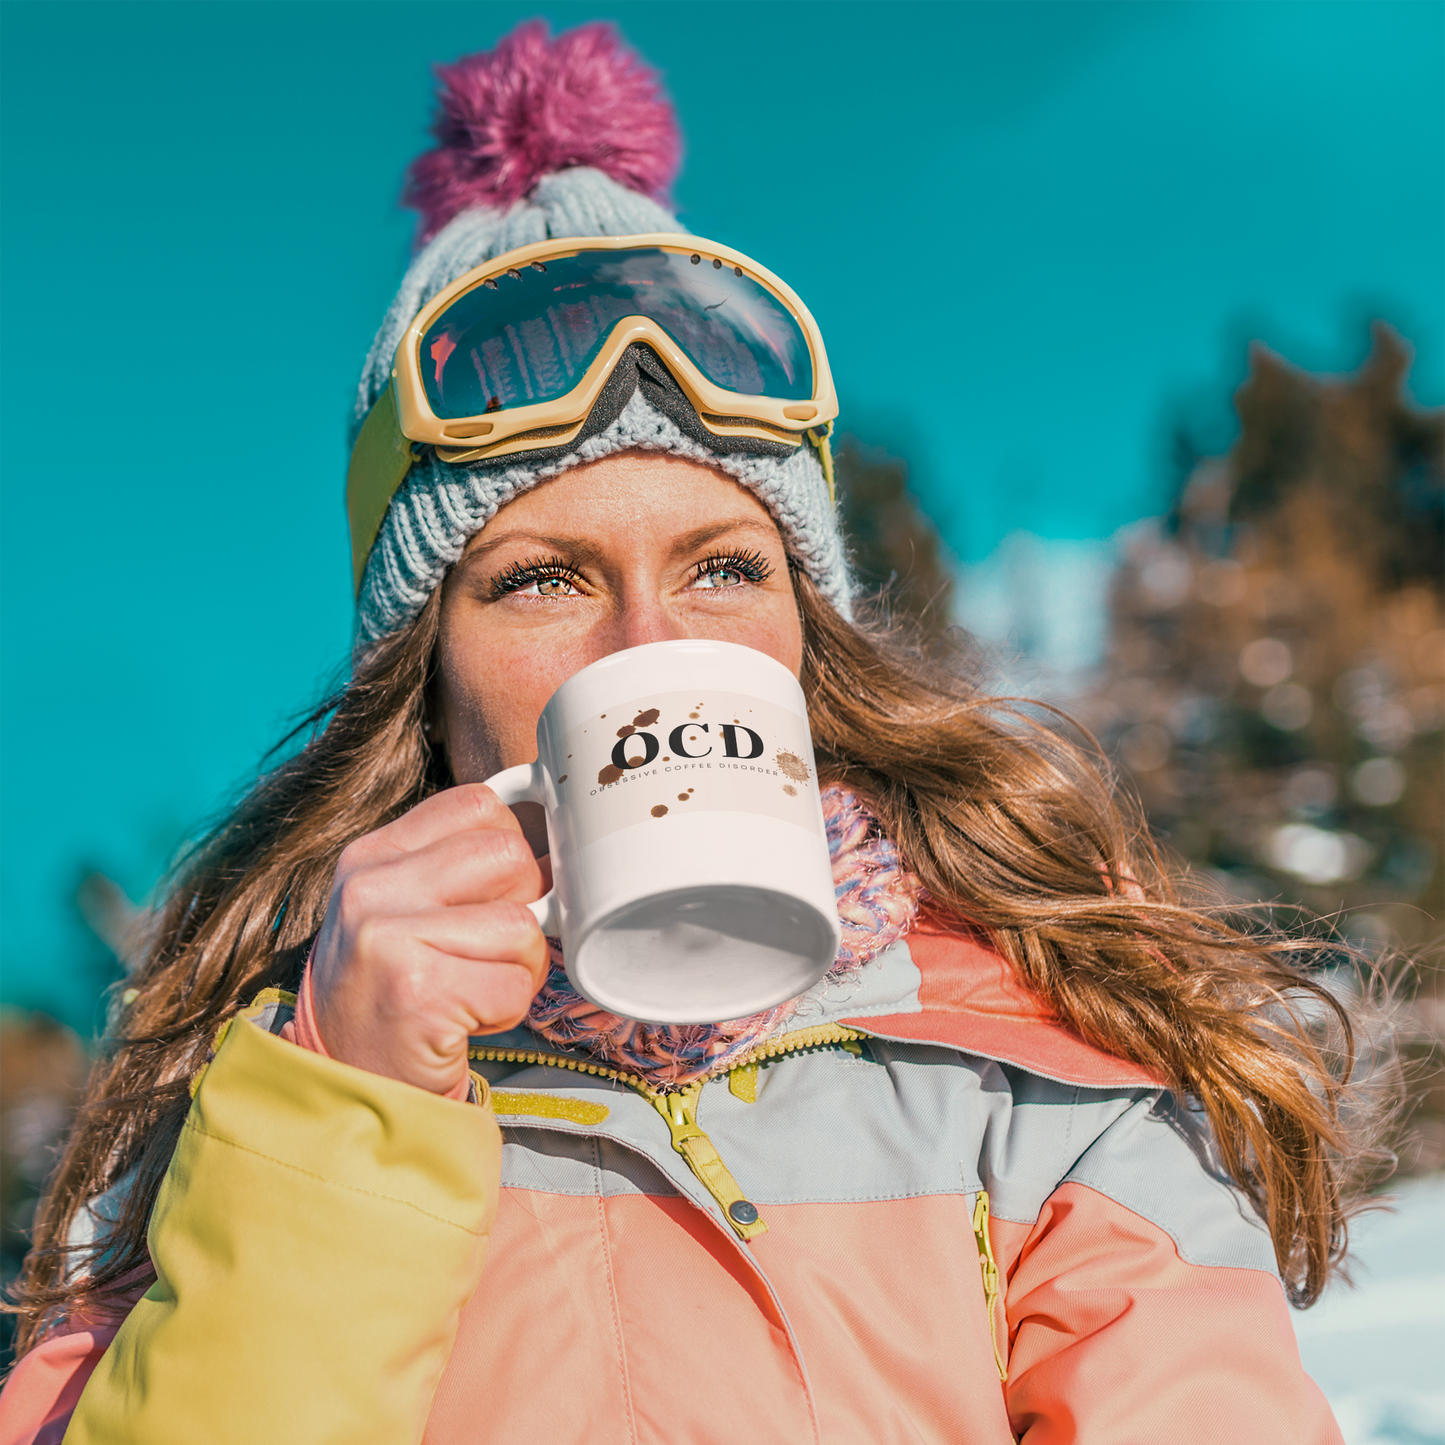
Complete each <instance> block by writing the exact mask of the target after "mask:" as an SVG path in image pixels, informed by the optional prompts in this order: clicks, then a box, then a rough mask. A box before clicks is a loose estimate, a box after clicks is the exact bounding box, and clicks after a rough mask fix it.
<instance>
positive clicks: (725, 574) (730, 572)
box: [693, 567, 747, 587]
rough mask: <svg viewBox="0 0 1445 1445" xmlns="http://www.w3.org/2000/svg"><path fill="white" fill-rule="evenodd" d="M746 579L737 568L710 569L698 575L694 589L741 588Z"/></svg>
mask: <svg viewBox="0 0 1445 1445" xmlns="http://www.w3.org/2000/svg"><path fill="white" fill-rule="evenodd" d="M746 581H747V578H746V577H744V576H743V574H742V572H741V570H740V569H739V568H737V567H710V568H709V569H708V570H707V571H706V572H700V573H699V574H698V578H697V581H696V582H695V583H694V584H693V585H694V586H696V587H741V586H742V584H743V583H744V582H746Z"/></svg>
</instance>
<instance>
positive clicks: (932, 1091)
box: [0, 923, 1341, 1445]
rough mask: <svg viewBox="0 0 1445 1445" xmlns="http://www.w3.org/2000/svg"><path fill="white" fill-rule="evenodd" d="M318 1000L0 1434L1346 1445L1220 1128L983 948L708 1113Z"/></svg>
mask: <svg viewBox="0 0 1445 1445" xmlns="http://www.w3.org/2000/svg"><path fill="white" fill-rule="evenodd" d="M293 1012H294V1000H292V999H291V998H290V996H287V995H274V994H273V995H271V996H270V997H269V998H266V997H263V999H262V1000H260V1001H258V1004H257V1005H256V1006H255V1007H253V1008H252V1009H250V1010H248V1011H247V1013H248V1017H250V1018H251V1021H252V1023H254V1024H256V1025H258V1027H239V1026H237V1027H232V1028H230V1029H229V1030H227V1031H226V1032H225V1034H224V1037H223V1038H222V1040H221V1042H220V1043H219V1044H218V1048H217V1051H216V1054H215V1056H214V1058H213V1060H212V1062H211V1063H210V1064H209V1065H208V1067H207V1070H206V1072H205V1074H204V1076H203V1078H202V1080H201V1083H200V1086H199V1088H198V1090H197V1092H196V1096H195V1101H194V1104H193V1107H192V1110H191V1114H190V1117H189V1119H188V1120H187V1123H186V1127H185V1130H184V1131H183V1134H182V1138H181V1142H180V1144H179V1145H178V1147H177V1150H176V1154H175V1158H174V1160H173V1162H172V1165H171V1168H170V1171H169V1173H168V1175H167V1177H166V1180H165V1183H164V1185H163V1187H162V1190H161V1194H160V1197H159V1199H158V1201H157V1204H156V1208H155V1211H154V1214H153V1216H152V1221H151V1231H150V1245H151V1255H152V1260H153V1263H154V1266H155V1281H154V1283H153V1284H151V1285H150V1287H149V1289H147V1290H146V1292H145V1293H144V1294H143V1295H142V1296H141V1297H140V1298H139V1299H138V1300H137V1302H136V1304H135V1305H134V1307H133V1308H132V1309H131V1311H130V1313H129V1314H128V1315H126V1316H125V1317H124V1319H123V1320H120V1321H115V1322H112V1323H110V1324H108V1325H105V1326H103V1327H102V1326H96V1325H95V1324H93V1323H91V1324H86V1323H84V1322H76V1324H75V1325H74V1326H73V1327H72V1328H70V1329H69V1330H61V1331H58V1332H56V1333H54V1334H52V1335H51V1336H50V1337H49V1338H47V1339H46V1340H45V1341H44V1342H43V1343H42V1344H41V1345H40V1346H38V1347H37V1348H36V1349H34V1350H32V1351H31V1352H30V1353H29V1354H28V1355H27V1356H25V1357H24V1358H23V1359H22V1360H21V1362H20V1363H19V1365H18V1366H17V1367H16V1369H15V1370H14V1371H13V1373H12V1375H11V1377H10V1380H9V1382H8V1384H7V1386H6V1388H5V1392H4V1394H3V1396H0V1445H35V1442H47V1445H49V1442H59V1441H61V1440H62V1439H63V1440H64V1441H66V1442H67V1445H182V1442H185V1445H194V1442H197V1441H206V1442H209V1445H233V1442H234V1445H243V1442H244V1445H254V1442H256V1441H261V1440H265V1441H296V1442H307V1445H333V1442H334V1445H414V1442H418V1441H424V1442H426V1445H487V1442H494V1441H495V1442H509V1445H512V1442H538V1445H543V1442H545V1445H691V1442H697V1445H732V1442H737V1441H757V1442H773V1441H777V1442H787V1445H804V1442H816V1445H943V1442H950V1445H1010V1442H1013V1441H1016V1440H1021V1441H1024V1442H1027V1445H1146V1442H1147V1445H1158V1442H1163V1441H1168V1442H1170V1445H1238V1442H1240V1441H1246V1440H1261V1441H1263V1440H1267V1441H1269V1442H1271V1445H1340V1440H1341V1437H1340V1435H1339V1432H1338V1430H1337V1428H1336V1426H1335V1422H1334V1420H1333V1418H1332V1416H1331V1414H1330V1411H1329V1407H1328V1405H1327V1404H1326V1402H1325V1400H1324V1397H1323V1395H1322V1394H1321V1393H1320V1391H1319V1390H1318V1388H1317V1387H1316V1386H1315V1385H1314V1383H1313V1382H1312V1381H1311V1380H1310V1379H1309V1377H1308V1376H1307V1375H1306V1374H1305V1373H1304V1370H1303V1368H1302V1367H1301V1364H1300V1359H1299V1353H1298V1350H1297V1349H1296V1346H1295V1340H1294V1333H1293V1330H1292V1328H1291V1324H1290V1318H1289V1309H1288V1306H1287V1304H1286V1301H1285V1296H1284V1292H1283V1290H1282V1288H1281V1286H1280V1282H1279V1278H1278V1275H1277V1273H1276V1269H1275V1262H1274V1253H1273V1250H1272V1248H1271V1244H1270V1239H1269V1235H1268V1232H1267V1231H1266V1229H1265V1228H1264V1226H1263V1225H1262V1224H1261V1222H1260V1220H1259V1219H1258V1218H1257V1216H1256V1215H1255V1213H1254V1211H1253V1210H1252V1208H1251V1207H1250V1205H1249V1203H1248V1202H1247V1201H1246V1199H1245V1198H1244V1197H1243V1196H1242V1195H1241V1194H1240V1192H1239V1191H1238V1190H1237V1189H1235V1188H1234V1187H1233V1186H1232V1185H1231V1183H1230V1182H1229V1181H1228V1180H1227V1179H1226V1178H1225V1177H1223V1175H1222V1174H1221V1173H1220V1171H1219V1169H1218V1167H1217V1165H1216V1163H1215V1161H1214V1158H1213V1154H1212V1150H1211V1141H1210V1136H1209V1131H1208V1129H1207V1127H1206V1126H1205V1124H1204V1123H1203V1121H1202V1119H1201V1117H1200V1115H1199V1113H1198V1112H1197V1111H1195V1110H1191V1109H1190V1108H1188V1107H1186V1106H1184V1105H1183V1104H1182V1103H1181V1102H1180V1101H1179V1100H1177V1099H1175V1098H1173V1097H1172V1096H1171V1095H1170V1094H1168V1093H1167V1092H1166V1091H1165V1090H1164V1089H1163V1088H1162V1087H1161V1086H1160V1085H1159V1083H1158V1082H1157V1081H1155V1080H1153V1079H1151V1078H1149V1077H1148V1076H1147V1075H1146V1074H1144V1073H1142V1072H1141V1071H1140V1070H1139V1069H1138V1068H1137V1067H1135V1066H1133V1065H1130V1064H1128V1063H1125V1062H1123V1061H1121V1060H1118V1059H1115V1058H1111V1057H1110V1056H1108V1055H1106V1054H1103V1053H1101V1052H1099V1051H1098V1050H1096V1049H1094V1048H1092V1047H1090V1046H1089V1045H1087V1044H1086V1043H1084V1042H1083V1041H1082V1040H1080V1039H1079V1038H1077V1037H1075V1036H1074V1035H1072V1034H1070V1033H1069V1032H1068V1031H1067V1030H1065V1029H1064V1028H1062V1027H1061V1026H1060V1025H1058V1024H1057V1023H1056V1022H1054V1021H1053V1020H1051V1019H1050V1018H1049V1017H1048V1016H1047V1015H1046V1014H1045V1013H1044V1012H1043V1011H1042V1010H1041V1009H1040V1008H1039V1006H1038V1005H1037V1003H1036V1002H1034V1001H1033V1000H1032V999H1031V998H1030V997H1029V996H1028V995H1027V994H1026V993H1025V992H1024V991H1023V990H1022V989H1021V988H1020V987H1019V986H1018V984H1017V983H1016V981H1015V980H1014V979H1013V977H1012V975H1011V973H1010V971H1009V969H1008V967H1007V966H1006V965H1005V963H1004V962H1003V960H1002V959H1000V958H999V956H998V955H997V954H995V953H993V952H991V951H990V950H989V949H987V948H986V947H984V946H982V945H981V944H980V943H979V942H978V941H977V940H975V939H973V938H971V937H969V936H966V935H958V934H950V933H947V932H943V931H941V930H939V929H937V928H935V927H933V926H931V925H929V924H927V923H925V924H923V925H922V926H920V927H918V928H916V929H915V930H914V931H913V932H912V933H911V934H909V936H908V938H907V939H906V940H905V941H904V942H903V943H899V944H897V945H895V946H894V947H893V948H891V949H890V950H888V952H886V953H885V954H883V955H881V956H880V957H879V958H877V959H875V960H874V961H873V962H872V963H870V964H868V965H866V966H865V967H864V968H863V969H862V970H861V971H860V972H859V973H857V974H856V975H854V976H853V977H852V978H851V979H850V980H848V982H847V983H845V984H841V985H840V984H833V985H827V986H820V988H819V989H818V990H817V991H815V992H814V993H813V994H811V995H809V996H808V998H807V999H806V1000H805V1003H804V1006H803V1008H802V1009H801V1011H800V1012H799V1014H798V1016H797V1017H796V1018H795V1019H794V1020H793V1021H792V1022H791V1023H790V1025H789V1033H788V1034H787V1035H786V1036H785V1037H784V1038H783V1039H782V1040H780V1041H777V1042H776V1044H775V1046H774V1051H773V1053H772V1055H771V1056H770V1057H766V1058H762V1059H759V1060H755V1061H754V1062H752V1063H750V1064H747V1065H745V1066H742V1067H740V1068H736V1069H733V1070H731V1071H730V1072H729V1073H728V1074H727V1075H725V1076H721V1077H718V1078H715V1079H710V1080H709V1081H708V1082H706V1083H705V1084H703V1085H702V1086H701V1088H700V1089H698V1090H695V1091H694V1092H693V1093H692V1094H691V1095H688V1096H687V1098H686V1100H685V1102H686V1107H685V1108H682V1107H680V1106H679V1104H678V1101H677V1099H676V1098H675V1097H674V1100H673V1103H672V1104H668V1103H667V1102H666V1101H663V1102H661V1103H660V1102H659V1100H658V1099H657V1098H654V1097H650V1096H649V1091H647V1090H646V1089H645V1088H643V1089H639V1088H637V1087H635V1086H634V1083H630V1082H629V1081H628V1080H627V1079H619V1078H613V1077H608V1076H607V1075H606V1074H605V1073H601V1074H599V1073H589V1072H585V1071H584V1070H585V1069H587V1067H588V1063H587V1061H586V1060H583V1059H581V1058H580V1056H567V1055H562V1054H559V1053H558V1052H557V1051H556V1050H555V1049H552V1048H550V1047H548V1046H546V1045H544V1044H543V1043H542V1042H541V1041H540V1040H539V1039H537V1038H536V1037H535V1036H533V1035H531V1034H529V1033H528V1032H527V1031H526V1030H525V1029H518V1030H514V1031H513V1032H512V1033H510V1034H508V1035H505V1036H493V1037H490V1038H485V1039H478V1040H475V1041H474V1042H475V1044H476V1049H475V1050H474V1053H475V1054H476V1056H477V1059H476V1063H475V1073H474V1084H473V1090H472V1098H471V1101H470V1102H468V1101H454V1100H450V1099H440V1098H436V1097H434V1096H432V1095H429V1094H425V1093H423V1092H422V1091H420V1090H416V1089H412V1088H410V1087H408V1086H407V1085H404V1084H400V1083H396V1082H394V1081H392V1080H387V1079H381V1078H377V1077H375V1076H372V1075H370V1074H366V1073H364V1072H362V1071H360V1070H357V1069H353V1068H350V1067H349V1066H347V1065H345V1064H341V1063H338V1062H335V1061H334V1060H330V1059H327V1058H325V1057H323V1056H321V1055H319V1054H317V1053H314V1052H311V1051H308V1050H306V1049H304V1048H301V1047H297V1046H295V1045H293V1044H291V1043H289V1042H285V1041H283V1040H282V1039H280V1038H278V1037H276V1034H277V1033H278V1032H279V1031H280V1029H281V1028H282V1027H283V1026H284V1025H285V1024H286V1023H287V1022H288V1021H290V1019H291V1018H292V1015H293ZM290 1032H291V1031H289V1030H288V1034H289V1033H290ZM303 1035H304V1031H303ZM790 1040H791V1042H790ZM578 1065H580V1066H581V1067H580V1068H579V1067H578ZM634 1082H635V1081H634ZM669 1109H671V1110H672V1112H671V1114H670V1115H669V1113H668V1110H669ZM112 1208H113V1205H112ZM95 1211H96V1218H97V1219H99V1220H101V1221H102V1222H103V1220H104V1219H105V1218H106V1217H107V1214H108V1211H107V1208H106V1204H105V1201H103V1200H102V1201H97V1202H96V1206H95Z"/></svg>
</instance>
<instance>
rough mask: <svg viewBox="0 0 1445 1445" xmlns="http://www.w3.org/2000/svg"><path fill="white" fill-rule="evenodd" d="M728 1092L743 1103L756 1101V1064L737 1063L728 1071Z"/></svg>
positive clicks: (754, 1102)
mask: <svg viewBox="0 0 1445 1445" xmlns="http://www.w3.org/2000/svg"><path fill="white" fill-rule="evenodd" d="M728 1092H729V1093H730V1094H731V1095H732V1096H733V1097H734V1098H735V1099H741V1100H742V1101H743V1103H745V1104H756V1103H757V1102H758V1066H757V1064H756V1063H755V1062H754V1063H751V1064H739V1065H738V1067H737V1068H735V1069H733V1070H731V1071H730V1072H729V1074H728Z"/></svg>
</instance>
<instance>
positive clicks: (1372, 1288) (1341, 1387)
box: [1294, 1174, 1445, 1445]
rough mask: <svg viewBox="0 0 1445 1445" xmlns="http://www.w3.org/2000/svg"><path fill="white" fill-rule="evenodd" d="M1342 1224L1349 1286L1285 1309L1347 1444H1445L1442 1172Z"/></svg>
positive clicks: (1339, 1286)
mask: <svg viewBox="0 0 1445 1445" xmlns="http://www.w3.org/2000/svg"><path fill="white" fill-rule="evenodd" d="M1393 1195H1394V1204H1395V1208H1394V1212H1393V1213H1388V1214H1387V1213H1383V1212H1380V1213H1371V1214H1367V1215H1365V1216H1364V1217H1363V1218H1361V1219H1358V1220H1357V1221H1356V1222H1355V1225H1354V1227H1353V1228H1352V1229H1351V1231H1350V1244H1351V1250H1350V1252H1351V1255H1352V1256H1353V1257H1354V1260H1355V1264H1354V1276H1355V1286H1354V1288H1351V1287H1350V1286H1349V1285H1347V1284H1344V1283H1343V1282H1340V1281H1336V1282H1335V1283H1334V1284H1332V1285H1331V1286H1330V1287H1329V1289H1328V1290H1326V1291H1325V1295H1324V1298H1323V1299H1322V1300H1321V1301H1320V1302H1319V1304H1317V1305H1316V1306H1315V1307H1314V1308H1313V1309H1310V1310H1304V1311H1300V1312H1297V1313H1296V1314H1295V1315H1294V1324H1295V1335H1296V1337H1297V1338H1298V1340H1299V1346H1300V1355H1301V1357H1302V1358H1303V1360H1304V1365H1305V1369H1306V1370H1308V1371H1309V1373H1310V1374H1311V1375H1312V1376H1313V1377H1314V1379H1315V1381H1316V1382H1317V1383H1318V1384H1319V1386H1320V1388H1321V1389H1322V1390H1324V1392H1325V1394H1326V1395H1327V1396H1328V1397H1329V1401H1330V1404H1331V1405H1332V1406H1333V1407H1334V1411H1335V1417H1336V1419H1338V1421H1339V1422H1340V1429H1341V1430H1342V1431H1343V1433H1344V1437H1345V1441H1346V1445H1445V1175H1438V1174H1437V1175H1432V1176H1430V1177H1428V1178H1425V1179H1416V1180H1411V1181H1410V1182H1409V1183H1406V1184H1402V1185H1401V1186H1399V1188H1398V1189H1396V1190H1394V1191H1393Z"/></svg>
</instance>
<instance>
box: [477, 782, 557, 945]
mask: <svg viewBox="0 0 1445 1445" xmlns="http://www.w3.org/2000/svg"><path fill="white" fill-rule="evenodd" d="M545 776H546V775H545V774H544V773H543V771H542V762H541V759H540V758H539V759H538V760H537V761H536V762H535V763H518V764H517V766H516V767H515V768H506V769H504V770H503V771H502V772H500V773H496V774H494V775H493V776H492V777H490V778H488V779H487V780H486V783H485V785H484V786H486V787H488V788H490V789H491V790H492V791H493V792H494V793H495V794H496V795H497V796H498V797H499V798H500V799H501V800H502V801H503V802H504V803H506V804H508V806H510V805H511V804H512V803H541V802H543V801H544V800H545V794H544V792H543V781H544V778H545ZM527 907H528V908H530V909H531V910H532V917H533V918H535V919H536V920H537V922H538V923H539V924H540V925H541V928H542V932H543V933H545V934H547V935H549V936H550V937H552V938H555V937H557V935H558V934H559V933H560V932H561V930H562V918H561V910H560V909H559V908H558V906H557V888H556V885H555V883H554V884H553V886H552V888H551V890H550V891H549V892H548V893H547V894H546V895H545V896H544V897H541V898H539V899H538V900H537V901H536V902H535V903H529V904H528V905H527Z"/></svg>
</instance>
